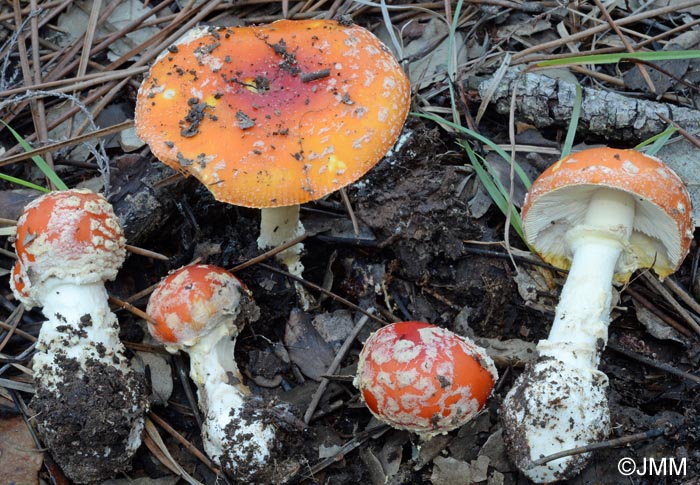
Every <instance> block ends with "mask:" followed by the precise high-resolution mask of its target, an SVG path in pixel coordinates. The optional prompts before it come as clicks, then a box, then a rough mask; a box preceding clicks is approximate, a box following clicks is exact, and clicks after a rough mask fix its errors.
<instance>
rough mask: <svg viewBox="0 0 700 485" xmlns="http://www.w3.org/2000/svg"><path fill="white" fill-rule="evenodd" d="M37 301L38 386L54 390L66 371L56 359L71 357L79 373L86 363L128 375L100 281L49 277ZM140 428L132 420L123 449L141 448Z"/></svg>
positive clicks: (116, 326) (35, 361)
mask: <svg viewBox="0 0 700 485" xmlns="http://www.w3.org/2000/svg"><path fill="white" fill-rule="evenodd" d="M37 300H38V302H39V303H40V305H41V306H42V307H43V308H42V313H43V314H44V315H45V316H46V318H47V320H46V321H45V322H44V323H43V324H42V327H41V331H40V332H39V338H38V341H37V347H36V348H37V352H36V354H35V355H34V359H33V361H32V366H33V370H34V379H35V381H36V382H37V386H42V387H44V388H46V389H56V385H57V383H58V382H59V381H61V380H63V373H64V372H65V371H64V370H62V369H61V368H60V366H59V365H58V363H57V361H56V355H65V357H67V358H69V359H75V360H76V361H77V362H78V363H79V364H80V366H81V368H83V369H84V368H85V367H86V362H87V361H88V360H96V361H100V362H103V363H104V364H105V365H108V366H110V367H113V368H115V369H117V370H119V371H121V372H123V373H124V374H128V373H129V372H130V371H131V369H130V367H129V365H128V360H127V359H126V357H125V354H124V353H125V350H126V349H125V348H124V345H123V344H122V343H121V341H120V340H119V324H118V323H117V317H116V316H115V315H114V313H112V311H111V310H110V308H109V303H108V295H107V290H106V289H105V286H104V284H103V283H102V282H101V281H100V282H97V283H89V284H76V283H70V282H65V281H62V280H60V279H57V278H51V279H49V280H47V281H46V282H44V283H43V284H42V287H41V289H40V290H38V292H37ZM59 329H60V330H59ZM100 344H101V345H100ZM98 349H102V350H103V352H100V351H99V350H98ZM115 357H116V358H115ZM142 429H143V419H140V420H137V421H135V422H134V424H133V428H132V429H131V432H130V434H129V439H128V445H127V451H129V452H133V451H135V450H136V448H138V447H139V446H140V444H141V430H142Z"/></svg>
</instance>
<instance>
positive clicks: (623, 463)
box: [617, 457, 686, 477]
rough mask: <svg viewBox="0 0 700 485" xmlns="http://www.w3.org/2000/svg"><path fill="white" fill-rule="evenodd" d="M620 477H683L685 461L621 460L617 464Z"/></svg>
mask: <svg viewBox="0 0 700 485" xmlns="http://www.w3.org/2000/svg"><path fill="white" fill-rule="evenodd" d="M617 471H619V472H620V475H623V476H626V477H629V476H631V475H639V476H654V477H659V476H661V477H672V476H676V477H684V476H685V473H686V459H685V458H681V459H676V458H642V459H641V461H640V462H637V460H635V459H633V458H628V457H626V458H622V459H620V461H618V462H617Z"/></svg>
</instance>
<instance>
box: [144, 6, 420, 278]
mask: <svg viewBox="0 0 700 485" xmlns="http://www.w3.org/2000/svg"><path fill="white" fill-rule="evenodd" d="M409 106H410V85H409V82H408V79H407V78H406V75H405V74H404V72H403V70H402V69H401V67H400V66H399V64H398V63H397V62H396V60H395V59H394V58H393V56H392V55H391V53H390V52H389V50H388V49H387V48H386V47H385V46H384V45H383V44H382V43H381V42H380V41H379V40H378V39H377V38H376V37H375V36H374V35H372V34H371V33H370V32H369V31H367V30H365V29H363V28H361V27H358V26H356V25H348V24H347V23H344V22H338V21H334V20H299V21H294V20H280V21H277V22H274V23H272V24H269V25H261V26H251V27H219V28H200V29H195V30H192V31H191V32H190V33H189V34H187V35H186V36H185V37H184V38H183V39H181V40H180V41H179V42H177V43H176V44H175V45H173V46H171V47H170V48H169V49H168V50H167V51H165V52H164V53H163V54H162V55H161V56H160V57H159V59H158V60H157V61H156V62H155V63H154V64H153V66H152V67H151V70H150V72H149V74H148V76H147V77H146V78H145V79H144V81H143V83H142V85H141V89H139V94H138V99H137V103H136V115H135V122H136V130H137V133H138V135H139V137H141V138H142V139H143V140H144V141H146V142H147V143H148V144H149V145H150V148H151V151H152V152H153V154H154V155H155V156H156V157H157V158H158V159H159V160H161V161H162V162H163V163H165V164H167V165H169V166H170V167H172V168H174V169H176V170H179V171H180V172H182V173H184V174H186V175H189V174H192V175H194V176H195V177H197V179H199V180H200V181H201V182H202V183H203V184H205V185H206V187H207V188H208V189H209V190H210V191H211V192H212V193H213V194H214V197H216V198H217V199H218V200H220V201H223V202H228V203H230V204H236V205H240V206H246V207H255V208H262V215H261V232H260V238H259V239H258V245H259V247H260V248H261V249H265V248H271V247H275V246H278V245H280V244H283V243H284V242H287V241H289V240H292V239H294V238H296V237H298V236H299V235H301V234H303V232H304V229H303V226H302V225H301V223H300V222H299V204H302V203H304V202H308V201H312V200H316V199H319V198H321V197H323V196H324V195H326V194H328V193H330V192H333V191H335V190H338V189H340V188H342V187H344V186H346V185H348V184H350V183H352V182H354V181H355V180H357V179H358V178H360V177H361V176H362V175H364V174H365V173H366V172H367V171H368V170H369V169H370V168H372V167H373V166H374V165H375V164H376V163H377V162H378V161H379V160H380V159H381V158H382V157H383V156H384V155H385V154H386V153H387V151H388V150H389V148H391V146H392V145H393V144H394V142H395V141H396V139H397V138H398V136H399V134H400V132H401V128H402V126H403V123H404V121H405V119H406V116H407V115H408V109H409ZM301 250H302V246H301V245H295V246H293V247H291V248H289V249H288V250H286V251H285V252H283V253H280V256H279V258H280V260H281V261H282V262H283V263H284V264H285V265H286V266H287V267H288V268H289V270H290V271H291V272H292V273H294V274H297V275H301V273H302V270H303V266H302V264H301V262H300V261H299V255H300V252H301Z"/></svg>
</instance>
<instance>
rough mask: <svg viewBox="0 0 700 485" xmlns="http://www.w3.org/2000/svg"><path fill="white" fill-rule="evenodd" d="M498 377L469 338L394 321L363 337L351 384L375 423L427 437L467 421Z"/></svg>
mask: <svg viewBox="0 0 700 485" xmlns="http://www.w3.org/2000/svg"><path fill="white" fill-rule="evenodd" d="M497 379H498V372H497V371H496V367H495V365H494V363H493V361H492V360H491V358H490V357H489V356H488V355H486V352H485V351H484V349H482V348H480V347H479V346H477V345H476V344H474V342H472V341H471V340H469V339H468V338H466V337H460V336H459V335H457V334H455V333H453V332H450V331H449V330H446V329H444V328H440V327H437V326H435V325H430V324H429V323H423V322H399V323H393V324H390V325H387V326H385V327H382V328H380V329H379V330H377V331H376V332H374V333H373V334H372V335H371V336H370V337H369V338H368V339H367V341H366V342H365V345H364V347H363V349H362V352H361V353H360V358H359V362H358V364H357V376H356V377H355V381H354V384H355V387H357V388H358V389H359V390H360V393H361V395H362V398H363V399H364V401H365V404H367V407H368V408H369V410H370V411H371V412H372V414H373V415H374V416H375V417H376V418H377V419H379V420H380V421H381V422H383V423H386V424H388V425H390V426H392V427H394V428H397V429H404V430H408V431H412V432H414V433H417V434H418V435H419V436H421V437H423V438H426V439H427V438H431V437H432V436H434V435H436V434H440V433H446V432H448V431H450V430H453V429H455V428H458V427H460V426H462V425H464V424H465V423H467V422H468V421H469V420H471V419H472V418H473V417H474V416H475V415H476V413H478V412H479V411H480V410H481V409H482V408H483V407H484V404H485V403H486V400H487V399H488V397H489V396H490V395H491V391H492V390H493V386H494V383H495V382H496V380H497Z"/></svg>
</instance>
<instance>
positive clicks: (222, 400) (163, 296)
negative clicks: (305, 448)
mask: <svg viewBox="0 0 700 485" xmlns="http://www.w3.org/2000/svg"><path fill="white" fill-rule="evenodd" d="M147 313H148V315H149V316H150V317H151V318H152V319H153V322H154V323H149V325H148V329H149V331H150V333H151V335H153V337H154V338H155V339H157V340H158V341H160V342H162V343H163V344H164V345H165V348H166V349H167V350H168V351H169V352H173V353H174V352H177V351H179V350H182V351H184V352H186V353H187V354H188V355H189V356H190V378H191V379H192V381H194V383H195V384H196V385H197V390H198V395H199V408H200V409H201V411H202V413H203V414H204V424H203V426H202V440H203V443H204V450H205V451H206V452H207V454H208V455H209V457H210V458H211V459H212V460H213V461H214V462H215V463H217V464H219V465H221V466H222V467H223V469H224V470H225V471H226V472H227V473H229V474H231V475H232V476H233V477H234V478H235V479H236V480H240V481H242V482H250V481H253V482H255V483H258V482H260V483H265V482H269V481H270V480H271V476H272V472H273V470H274V468H275V462H276V460H277V461H279V460H278V459H279V457H278V456H276V454H275V448H276V446H277V444H278V441H279V440H280V439H281V438H280V436H278V434H279V432H280V428H279V427H278V426H277V425H276V420H277V419H276V416H277V415H278V414H275V411H274V407H273V406H263V405H262V404H263V403H262V402H261V399H259V398H257V397H255V396H253V395H252V394H251V392H250V390H249V389H248V387H247V386H246V385H245V384H243V376H242V375H241V373H240V371H239V370H238V366H237V365H236V361H235V360H234V347H235V342H236V336H237V335H238V333H239V331H240V329H241V327H242V326H243V325H244V324H245V323H246V322H249V321H255V320H257V319H258V316H259V310H258V308H257V306H255V303H254V302H253V299H252V297H251V295H250V293H249V291H248V290H247V289H246V288H245V287H244V286H243V285H242V284H241V282H240V281H239V280H238V279H237V278H236V277H234V276H233V275H232V274H231V273H229V272H228V271H226V270H224V269H222V268H218V267H216V266H211V265H194V266H186V267H184V268H181V269H179V270H177V271H175V272H174V273H171V274H170V275H169V276H167V277H166V278H165V279H164V280H163V281H162V282H161V284H160V285H159V286H158V288H156V290H155V291H154V292H153V294H152V295H151V298H150V300H149V302H148V307H147Z"/></svg>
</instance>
